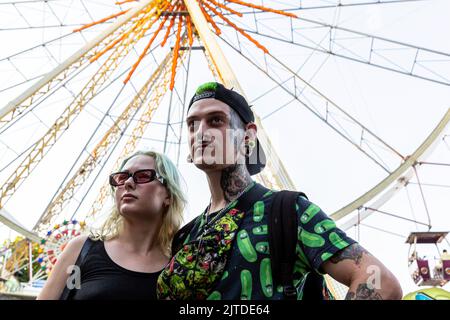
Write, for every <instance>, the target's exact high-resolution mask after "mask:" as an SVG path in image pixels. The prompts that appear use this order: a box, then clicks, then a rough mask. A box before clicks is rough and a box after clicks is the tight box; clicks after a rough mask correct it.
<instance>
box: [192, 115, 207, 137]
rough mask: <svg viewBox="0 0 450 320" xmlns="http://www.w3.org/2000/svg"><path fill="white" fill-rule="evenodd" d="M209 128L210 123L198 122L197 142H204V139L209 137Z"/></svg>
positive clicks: (195, 125) (195, 129) (195, 128)
mask: <svg viewBox="0 0 450 320" xmlns="http://www.w3.org/2000/svg"><path fill="white" fill-rule="evenodd" d="M208 128H209V126H208V123H207V122H206V121H205V120H201V121H196V123H195V124H194V134H195V141H201V140H203V137H204V136H205V135H207V131H208Z"/></svg>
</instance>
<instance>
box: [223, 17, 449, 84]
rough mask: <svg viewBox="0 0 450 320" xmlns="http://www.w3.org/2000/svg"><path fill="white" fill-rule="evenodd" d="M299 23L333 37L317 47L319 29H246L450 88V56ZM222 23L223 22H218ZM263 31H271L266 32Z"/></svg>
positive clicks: (331, 27)
mask: <svg viewBox="0 0 450 320" xmlns="http://www.w3.org/2000/svg"><path fill="white" fill-rule="evenodd" d="M296 20H299V21H303V22H305V23H307V24H312V25H314V26H317V27H319V28H320V29H322V28H323V32H324V34H329V35H330V37H329V38H328V44H327V45H316V44H315V42H314V41H313V40H312V39H313V37H308V31H314V32H317V30H316V29H317V28H305V27H302V32H301V33H298V32H296V31H295V29H294V28H293V27H292V28H291V31H289V32H286V33H285V34H289V35H291V37H286V36H283V35H282V32H281V31H280V30H273V28H271V27H270V26H268V25H266V24H264V23H262V22H256V27H255V28H248V27H247V28H242V29H243V30H244V31H245V32H248V33H252V34H255V35H259V36H262V37H265V38H268V39H272V40H277V41H280V42H284V43H289V44H293V45H296V46H299V47H302V48H306V49H310V50H313V51H318V52H321V53H325V54H330V55H333V56H336V57H339V58H344V59H347V60H351V61H354V62H359V63H363V64H366V65H369V66H374V67H377V68H381V69H384V70H387V71H393V72H396V73H401V74H403V75H407V76H411V77H416V78H419V79H423V80H428V81H432V82H435V83H438V84H442V85H447V86H450V76H449V74H450V53H446V52H441V51H437V50H432V49H428V48H423V47H419V46H414V45H412V44H407V43H404V42H400V41H396V40H392V39H387V38H383V37H379V36H374V35H370V34H367V33H362V32H359V31H356V30H351V29H348V28H342V27H338V26H334V25H330V24H326V23H323V22H320V21H315V20H311V19H305V18H298V19H296ZM218 24H221V23H220V22H218ZM258 25H259V26H258ZM262 30H268V31H267V32H263V31H262ZM269 31H270V33H269ZM349 40H351V41H352V43H351V45H349V44H348V41H349ZM351 47H355V50H358V51H357V52H356V51H355V50H352V49H351ZM399 53H401V54H402V59H401V60H398V58H396V57H397V56H398V54H399Z"/></svg>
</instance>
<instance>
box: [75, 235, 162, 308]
mask: <svg viewBox="0 0 450 320" xmlns="http://www.w3.org/2000/svg"><path fill="white" fill-rule="evenodd" d="M86 241H92V245H91V248H90V249H89V252H88V254H87V256H86V257H85V259H84V261H83V263H82V265H81V266H80V273H81V283H80V288H79V289H75V290H73V291H75V292H74V293H73V292H72V294H71V299H73V300H94V299H95V300H99V299H102V300H124V299H126V300H156V281H157V279H158V276H159V274H160V273H161V271H162V270H161V271H159V272H154V273H144V272H136V271H131V270H127V269H125V268H123V267H121V266H119V265H118V264H116V263H115V262H114V261H113V260H112V259H111V258H110V257H109V256H108V254H107V252H106V250H105V244H104V243H103V241H94V240H91V239H90V238H88V239H87V240H86Z"/></svg>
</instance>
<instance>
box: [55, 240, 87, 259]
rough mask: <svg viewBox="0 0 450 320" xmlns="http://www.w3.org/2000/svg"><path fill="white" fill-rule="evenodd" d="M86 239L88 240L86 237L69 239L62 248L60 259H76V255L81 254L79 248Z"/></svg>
mask: <svg viewBox="0 0 450 320" xmlns="http://www.w3.org/2000/svg"><path fill="white" fill-rule="evenodd" d="M88 239H89V236H88V235H79V236H77V237H75V238H73V239H71V240H70V241H69V242H68V243H67V245H66V247H65V248H64V251H63V252H62V258H65V257H66V258H69V259H70V258H71V259H70V260H73V258H76V257H78V255H79V254H80V252H81V248H82V247H83V245H84V243H85V242H86V241H87V240H88ZM89 240H90V239H89ZM90 241H92V240H90Z"/></svg>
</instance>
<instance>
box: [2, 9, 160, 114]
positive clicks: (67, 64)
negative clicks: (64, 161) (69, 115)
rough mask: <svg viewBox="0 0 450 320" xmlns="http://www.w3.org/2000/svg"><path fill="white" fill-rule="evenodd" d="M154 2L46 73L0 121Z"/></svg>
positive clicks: (126, 16) (5, 110) (5, 109)
mask: <svg viewBox="0 0 450 320" xmlns="http://www.w3.org/2000/svg"><path fill="white" fill-rule="evenodd" d="M153 1H154V0H145V1H143V2H142V3H139V4H138V5H136V6H135V7H134V8H133V9H131V10H130V11H128V12H127V13H126V14H124V15H123V16H121V17H120V18H118V19H117V21H116V22H115V23H113V24H112V25H111V26H110V27H108V28H107V29H106V30H105V31H103V32H102V33H101V34H100V35H98V36H97V37H95V38H94V39H93V40H91V41H89V42H88V43H87V44H86V45H85V46H83V47H82V48H81V49H80V50H78V51H77V52H75V53H74V54H73V55H72V56H70V57H69V58H67V59H66V60H65V61H64V62H62V63H61V64H60V65H58V66H57V67H56V68H54V69H53V70H52V71H50V72H49V73H47V75H46V76H44V77H43V78H42V79H41V80H39V81H38V82H37V83H35V84H34V85H32V86H31V87H30V88H28V89H27V90H25V92H23V93H22V94H21V95H19V96H18V97H17V98H16V99H14V100H12V101H11V102H9V103H8V104H7V105H6V106H5V107H3V108H2V109H1V110H0V119H2V118H3V117H4V116H5V115H7V114H8V113H10V112H11V111H12V110H14V108H16V106H18V105H20V104H21V103H23V102H24V101H25V100H27V99H28V98H30V97H31V96H33V94H35V93H36V92H38V91H39V90H40V89H41V88H43V87H44V86H45V85H46V84H48V83H49V82H51V81H52V80H53V79H55V78H56V77H57V76H58V75H59V74H61V73H62V72H64V70H66V69H67V68H69V67H70V66H71V65H72V64H74V63H75V62H77V61H78V60H80V59H81V58H82V57H83V56H84V55H85V54H86V53H87V52H89V51H90V50H92V49H93V48H94V47H96V46H97V45H98V44H100V43H101V42H102V41H103V40H104V39H105V38H106V37H108V36H109V35H111V34H112V33H113V32H115V31H116V30H117V29H119V28H120V27H121V26H122V25H123V24H125V23H126V22H128V21H129V20H131V19H132V18H133V17H135V16H136V15H137V14H138V13H139V12H140V11H141V10H142V9H143V8H145V7H146V6H147V5H149V4H150V3H151V2H153Z"/></svg>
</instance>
